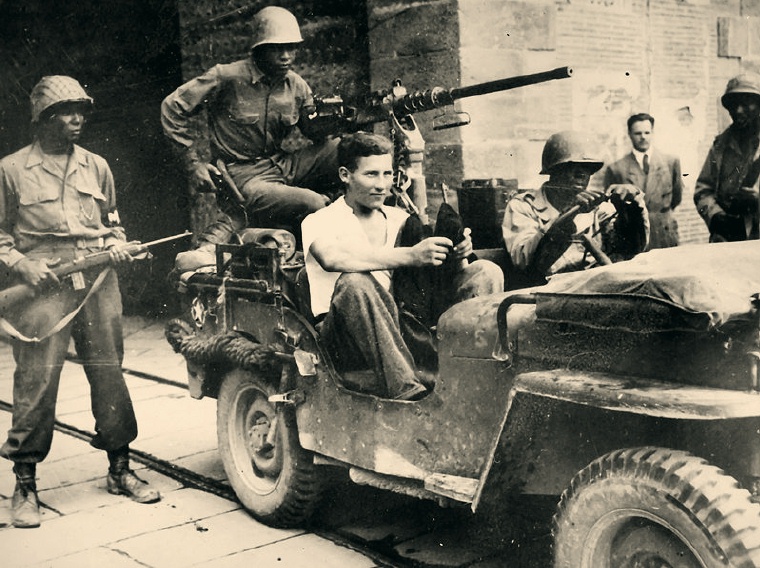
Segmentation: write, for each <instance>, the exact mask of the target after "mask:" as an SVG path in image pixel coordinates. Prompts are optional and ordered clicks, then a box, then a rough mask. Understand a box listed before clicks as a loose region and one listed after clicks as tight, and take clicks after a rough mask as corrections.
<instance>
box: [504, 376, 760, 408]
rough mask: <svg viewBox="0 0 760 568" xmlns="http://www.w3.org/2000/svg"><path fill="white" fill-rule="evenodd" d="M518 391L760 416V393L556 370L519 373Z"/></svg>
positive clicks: (596, 403) (613, 404)
mask: <svg viewBox="0 0 760 568" xmlns="http://www.w3.org/2000/svg"><path fill="white" fill-rule="evenodd" d="M512 390H513V391H514V392H515V393H519V392H523V393H527V394H532V395H536V396H542V397H547V398H553V399H556V400H564V401H567V402H574V403H576V404H584V405H588V406H593V407H596V408H604V409H606V410H615V411H620V412H631V413H634V414H645V415H647V416H657V417H660V418H675V419H682V420H717V419H722V418H748V417H754V416H760V393H758V392H756V391H737V390H729V389H717V388H709V387H699V386H692V385H685V384H677V383H669V382H663V381H653V380H649V379H642V378H637V377H621V376H614V377H611V376H610V375H609V374H607V373H599V372H584V371H571V370H566V369H555V370H551V371H534V372H530V373H521V374H519V375H516V376H515V380H514V385H513V386H512Z"/></svg>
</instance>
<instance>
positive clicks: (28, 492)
mask: <svg viewBox="0 0 760 568" xmlns="http://www.w3.org/2000/svg"><path fill="white" fill-rule="evenodd" d="M36 471H37V467H36V464H33V463H16V464H15V465H14V466H13V472H14V473H15V474H16V488H15V489H14V491H13V499H12V500H11V505H12V509H13V526H14V527H17V528H20V529H33V528H36V527H38V526H40V501H39V499H38V498H37V482H36V480H35V475H36Z"/></svg>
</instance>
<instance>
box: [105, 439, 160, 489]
mask: <svg viewBox="0 0 760 568" xmlns="http://www.w3.org/2000/svg"><path fill="white" fill-rule="evenodd" d="M108 462H109V466H108V478H107V479H106V484H107V487H108V492H109V493H111V494H112V495H126V496H127V497H129V498H130V499H132V500H133V501H136V502H138V503H155V502H156V501H159V500H161V495H160V494H159V492H158V491H156V490H155V489H152V488H150V487H148V482H147V481H144V480H142V479H140V478H139V477H137V475H135V472H134V471H132V470H131V469H129V448H126V447H125V448H121V449H119V450H114V451H111V452H108Z"/></svg>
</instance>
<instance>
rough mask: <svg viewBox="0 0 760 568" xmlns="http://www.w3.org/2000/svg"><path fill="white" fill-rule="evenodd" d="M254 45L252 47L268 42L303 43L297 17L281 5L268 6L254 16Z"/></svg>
mask: <svg viewBox="0 0 760 568" xmlns="http://www.w3.org/2000/svg"><path fill="white" fill-rule="evenodd" d="M251 25H252V27H253V45H251V49H253V48H255V47H258V46H259V45H264V44H267V43H301V42H302V41H303V38H302V37H301V29H300V28H299V27H298V21H297V20H296V17H295V16H294V15H293V14H292V13H291V12H289V11H288V10H286V9H285V8H280V7H279V6H268V7H266V8H262V9H261V10H259V11H258V12H257V13H256V15H255V16H254V17H253V22H252V24H251Z"/></svg>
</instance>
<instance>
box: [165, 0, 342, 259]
mask: <svg viewBox="0 0 760 568" xmlns="http://www.w3.org/2000/svg"><path fill="white" fill-rule="evenodd" d="M302 41H303V38H302V37H301V31H300V29H299V26H298V22H297V21H296V18H295V16H294V15H293V14H292V13H290V12H289V11H288V10H286V9H284V8H279V7H275V6H270V7H267V8H264V9H262V10H260V11H259V12H258V13H257V14H256V15H255V16H254V18H253V41H252V47H251V56H250V57H249V58H247V59H243V60H240V61H235V62H234V63H229V64H220V65H216V66H214V67H212V68H211V69H209V70H208V71H206V72H205V73H204V74H203V75H201V76H199V77H197V78H195V79H192V80H191V81H188V82H187V83H185V84H184V85H182V86H181V87H179V88H178V89H177V90H176V91H174V92H173V93H171V94H170V95H169V96H168V97H166V99H164V101H163V103H162V105H161V121H162V125H163V128H164V132H165V134H166V135H167V136H168V137H169V139H170V140H171V141H172V142H174V143H175V145H176V146H177V148H178V149H179V150H180V152H181V153H182V154H183V155H184V159H185V162H186V164H187V167H188V171H189V173H190V177H191V187H194V188H195V189H197V190H201V191H204V190H205V191H213V188H214V186H213V183H212V181H211V177H210V173H211V174H214V175H220V172H219V170H218V169H217V168H216V167H215V166H214V165H213V164H211V163H207V162H206V160H204V159H203V158H202V156H201V154H200V153H199V150H198V148H199V146H200V144H198V142H199V140H198V138H197V136H198V135H197V132H196V131H195V130H194V129H193V126H192V125H191V119H192V117H193V116H195V115H197V114H198V113H199V112H200V111H201V110H205V111H206V114H207V119H208V125H209V128H208V131H209V132H208V136H209V142H210V149H211V158H212V161H215V160H216V159H221V160H222V161H223V162H224V163H225V164H226V167H227V169H228V171H229V174H230V177H231V178H232V180H233V181H234V183H235V185H236V186H237V187H238V188H239V190H240V192H241V193H242V195H243V196H244V198H245V201H246V203H245V205H246V206H247V217H248V221H249V223H251V224H253V225H254V226H258V227H278V228H283V227H285V228H290V229H291V230H294V231H297V230H298V228H299V226H300V221H301V220H302V219H303V218H304V217H305V216H306V215H308V214H309V213H312V212H314V211H316V210H318V209H321V208H322V207H324V206H325V205H326V204H327V203H328V202H329V198H328V197H327V196H326V195H325V194H324V192H329V191H330V190H332V189H334V188H337V187H339V186H340V180H338V178H337V175H336V173H335V172H337V169H338V168H337V164H336V148H337V142H338V141H337V139H332V138H327V139H325V137H324V136H318V135H317V133H315V132H312V130H310V129H309V128H308V126H309V120H308V116H309V115H310V114H312V113H313V111H314V108H315V107H314V98H313V95H312V91H311V89H310V88H309V85H307V83H306V81H304V80H303V79H302V78H301V77H300V76H299V75H298V74H297V73H295V72H294V71H293V63H294V60H295V57H296V53H297V51H298V46H299V44H300V43H301V42H302ZM296 128H299V129H300V130H301V132H302V133H303V134H305V135H306V136H309V137H311V138H312V139H313V141H314V144H313V145H310V146H307V147H305V148H303V149H301V150H298V151H296V152H295V153H288V152H286V151H285V150H283V148H282V144H283V141H284V140H285V139H286V137H288V136H289V135H290V134H291V133H292V132H293V130H294V129H296ZM233 228H242V227H237V226H235V223H233V222H232V221H231V219H229V218H225V219H223V220H222V222H218V223H216V224H214V225H212V226H211V227H209V228H208V229H207V230H206V231H205V232H204V234H203V235H202V236H201V238H200V242H201V248H202V249H208V250H213V244H215V243H220V242H226V241H227V239H228V238H229V236H230V235H231V233H232V230H233ZM211 263H213V260H212V261H211Z"/></svg>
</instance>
